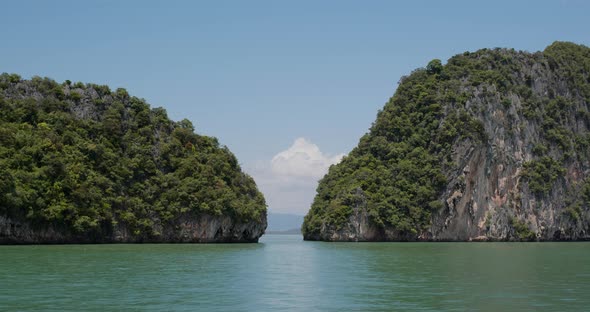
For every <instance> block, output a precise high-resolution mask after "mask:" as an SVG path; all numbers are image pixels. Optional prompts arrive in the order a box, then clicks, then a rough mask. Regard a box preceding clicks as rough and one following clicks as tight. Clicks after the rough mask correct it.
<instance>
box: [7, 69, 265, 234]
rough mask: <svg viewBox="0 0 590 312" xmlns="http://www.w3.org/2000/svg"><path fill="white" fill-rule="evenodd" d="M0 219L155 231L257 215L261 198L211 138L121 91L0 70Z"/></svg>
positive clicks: (262, 205) (262, 208)
mask: <svg viewBox="0 0 590 312" xmlns="http://www.w3.org/2000/svg"><path fill="white" fill-rule="evenodd" d="M0 177H2V178H1V179H0V215H7V216H10V217H12V218H20V219H27V220H30V221H31V222H33V223H35V222H36V223H47V222H51V223H53V224H58V225H61V226H64V227H67V228H69V229H72V230H74V231H76V232H78V233H91V232H93V231H97V230H99V229H101V228H103V229H104V228H105V227H107V228H108V227H111V226H113V225H116V224H117V223H120V222H123V223H125V225H126V226H127V227H128V228H130V229H132V232H133V233H135V234H137V235H144V234H145V235H158V234H159V233H158V231H157V227H155V226H154V224H156V223H160V224H165V223H166V222H170V221H173V220H174V219H175V218H178V217H179V216H181V215H183V214H186V213H194V214H199V213H203V214H210V215H230V216H232V217H235V218H237V219H238V220H244V221H248V220H253V219H259V218H260V217H261V215H262V214H265V213H266V204H265V201H264V198H263V196H262V194H261V193H260V192H259V191H258V190H257V188H256V185H255V183H254V181H253V180H252V178H251V177H249V176H248V175H246V174H245V173H243V172H242V171H241V169H240V166H239V164H238V161H237V159H236V157H235V156H234V155H233V154H232V153H231V152H230V151H229V150H228V149H227V148H226V147H220V145H219V143H218V142H217V139H215V138H213V137H207V136H202V135H197V134H195V133H194V127H193V125H192V123H191V122H190V121H189V120H186V119H185V120H182V121H180V122H173V121H171V120H170V119H168V116H167V115H166V111H165V110H164V109H162V108H150V106H149V105H148V104H147V103H146V102H145V101H144V100H143V99H139V98H137V97H133V96H130V95H129V94H128V93H127V91H126V90H125V89H117V90H115V91H114V92H112V91H111V90H110V89H109V87H107V86H99V85H94V84H82V83H74V84H73V83H72V82H70V81H66V82H64V83H63V84H58V83H56V82H55V81H53V80H51V79H48V78H40V77H33V78H32V79H31V80H23V79H21V78H20V77H19V76H18V75H15V74H2V75H0Z"/></svg>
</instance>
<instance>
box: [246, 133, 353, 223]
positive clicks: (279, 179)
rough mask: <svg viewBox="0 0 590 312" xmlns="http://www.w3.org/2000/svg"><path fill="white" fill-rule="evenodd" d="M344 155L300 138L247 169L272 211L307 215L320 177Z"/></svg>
mask: <svg viewBox="0 0 590 312" xmlns="http://www.w3.org/2000/svg"><path fill="white" fill-rule="evenodd" d="M343 156H344V154H338V155H334V156H331V155H327V154H324V153H322V151H321V150H320V148H319V147H318V146H317V145H315V144H313V143H311V142H310V141H308V140H306V139H305V138H298V139H296V140H295V142H293V144H292V145H291V146H290V147H289V148H288V149H286V150H284V151H282V152H279V153H277V154H276V155H275V156H274V157H273V158H272V159H271V160H270V161H263V162H259V163H257V164H256V165H255V166H254V167H253V168H250V169H249V170H248V171H249V172H250V173H251V174H252V176H253V177H254V179H255V180H256V184H257V185H258V188H259V189H260V191H262V193H263V194H264V197H265V198H266V202H267V204H268V207H269V209H270V211H272V212H283V213H294V214H300V215H304V214H306V213H307V211H308V210H309V207H310V206H311V203H312V201H313V197H314V196H315V189H316V187H317V182H318V180H319V179H320V178H322V177H323V176H324V175H325V174H326V172H327V171H328V168H329V167H330V165H332V164H335V163H338V162H339V161H340V160H341V159H342V157H343Z"/></svg>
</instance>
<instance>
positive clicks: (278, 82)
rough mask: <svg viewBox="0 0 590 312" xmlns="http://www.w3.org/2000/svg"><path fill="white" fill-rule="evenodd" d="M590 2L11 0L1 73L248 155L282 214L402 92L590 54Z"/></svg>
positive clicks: (244, 161) (305, 203)
mask: <svg viewBox="0 0 590 312" xmlns="http://www.w3.org/2000/svg"><path fill="white" fill-rule="evenodd" d="M588 12H590V1H573V0H568V1H565V0H564V1H485V2H484V1H376V0H371V1H343V0H339V1H317V0H316V1H289V2H288V1H255V0H252V1H223V0H220V1H145V0H144V1H60V0H56V1H29V0H23V1H3V3H2V9H1V10H0V72H8V73H17V74H20V75H21V76H23V77H24V78H30V77H31V76H34V75H38V76H42V77H45V76H46V77H50V78H53V79H55V80H57V81H59V82H61V81H64V80H66V79H68V80H71V81H82V82H92V83H97V84H107V85H109V86H111V89H115V88H117V87H123V88H126V89H127V90H128V91H129V92H130V94H132V95H135V96H137V97H140V98H144V99H146V100H147V101H148V103H150V104H151V105H152V106H153V107H160V106H161V107H164V108H165V109H166V110H167V111H168V115H169V116H170V117H171V118H172V119H174V120H180V119H183V118H187V119H189V120H191V121H192V122H193V124H194V125H195V128H196V131H197V132H198V133H200V134H205V135H211V136H215V137H217V138H218V139H219V141H220V142H221V144H223V145H227V146H228V147H229V148H230V150H231V151H232V152H234V153H235V154H236V156H237V157H238V159H239V161H240V164H241V166H242V168H243V170H244V171H246V172H247V173H249V174H250V175H252V176H253V177H254V178H255V180H256V182H257V184H258V187H259V188H260V189H261V191H262V192H263V193H264V195H265V197H266V199H267V204H268V206H269V210H270V211H271V212H283V213H294V214H300V215H302V214H305V213H306V212H307V210H308V209H309V206H310V203H311V201H312V200H313V196H314V194H315V188H316V187H317V181H318V180H319V179H320V178H321V177H322V176H323V175H324V174H325V172H326V171H327V169H328V167H329V166H330V165H331V164H333V163H336V162H338V161H339V160H340V159H341V157H342V156H343V155H345V154H347V153H348V152H349V151H350V150H351V149H352V148H354V146H356V144H357V143H358V140H359V138H360V137H361V136H362V135H363V134H364V133H366V132H367V130H368V129H369V127H370V126H371V123H372V122H373V121H374V119H375V117H376V114H377V111H378V110H379V109H380V108H382V107H383V105H384V104H385V102H387V100H388V99H389V98H390V97H391V96H392V95H393V93H394V92H395V89H396V87H397V82H398V81H399V79H400V77H402V76H403V75H407V74H409V73H410V72H411V71H412V70H413V69H415V68H418V67H424V66H425V65H426V64H427V63H428V62H429V61H430V60H432V59H435V58H438V59H441V60H443V62H445V61H446V60H447V59H448V58H449V57H451V56H453V55H455V54H458V53H462V52H464V51H474V50H477V49H480V48H494V47H510V48H515V49H517V50H526V51H531V52H532V51H538V50H543V49H544V48H545V47H546V46H547V45H549V44H551V43H552V42H553V41H556V40H559V41H573V42H576V43H580V44H584V45H587V46H589V45H590V32H589V31H588V30H590V19H589V18H588V17H587V14H588Z"/></svg>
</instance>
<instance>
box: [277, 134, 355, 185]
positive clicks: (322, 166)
mask: <svg viewBox="0 0 590 312" xmlns="http://www.w3.org/2000/svg"><path fill="white" fill-rule="evenodd" d="M342 157H344V154H338V155H335V156H329V155H325V154H324V153H322V152H321V151H320V148H319V147H318V146H317V145H315V144H313V143H311V142H309V141H307V140H306V139H305V138H298V139H296V140H295V142H294V143H293V145H291V147H289V148H288V149H287V150H285V151H282V152H280V153H278V154H276V155H275V156H274V157H273V158H272V161H271V168H272V172H273V173H274V174H277V175H283V176H295V177H313V178H321V177H323V176H324V175H325V174H326V172H327V171H328V168H329V167H330V165H332V164H335V163H338V162H339V161H340V160H341V159H342Z"/></svg>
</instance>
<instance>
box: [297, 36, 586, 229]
mask: <svg viewBox="0 0 590 312" xmlns="http://www.w3.org/2000/svg"><path fill="white" fill-rule="evenodd" d="M533 65H534V66H536V67H538V68H540V69H539V70H545V71H547V70H550V71H552V72H553V73H555V74H556V75H557V77H563V78H564V83H565V85H564V83H562V82H561V78H560V82H559V84H556V85H550V86H547V89H548V90H549V91H548V93H549V94H540V93H539V92H535V85H534V84H535V77H534V74H535V73H534V71H531V68H533ZM589 74H590V49H588V48H587V47H585V46H580V45H576V44H572V43H563V42H556V43H554V44H552V45H551V46H549V47H547V49H546V50H545V51H544V52H537V53H526V52H517V51H515V50H513V49H482V50H479V51H476V52H465V53H464V54H461V55H456V56H454V57H452V58H451V59H449V60H448V62H447V63H446V64H444V65H443V64H442V63H441V61H440V60H436V59H435V60H432V61H431V62H429V63H428V64H427V66H426V68H421V69H417V70H415V71H414V72H412V73H411V74H410V75H409V76H407V77H402V79H401V80H400V83H399V86H398V88H397V91H396V92H395V95H394V96H393V97H392V98H391V99H390V100H389V101H388V102H387V103H386V104H385V107H384V108H383V110H382V111H380V112H379V113H378V115H377V120H376V121H375V122H374V123H373V125H372V127H371V129H370V131H369V133H368V134H366V135H364V136H363V137H362V138H361V140H360V142H359V144H358V146H357V147H356V148H355V149H353V150H352V151H351V152H350V154H349V155H348V156H347V157H345V158H344V159H343V160H342V162H341V163H339V164H338V165H335V166H332V167H331V168H330V170H329V172H328V174H327V175H326V176H325V177H324V178H323V179H322V180H321V181H320V183H319V186H318V188H317V195H316V197H315V199H314V202H313V204H312V207H311V209H310V211H309V213H308V215H307V216H306V217H305V221H304V224H303V228H302V231H303V234H304V236H307V237H314V236H317V235H319V234H320V232H321V231H322V229H326V228H328V229H329V228H332V229H340V228H342V226H343V225H345V224H346V223H347V222H348V220H349V217H350V215H351V214H352V212H353V211H354V208H356V207H359V208H366V209H367V212H368V214H369V216H370V222H372V223H373V224H374V225H377V226H378V227H381V228H384V229H394V230H396V231H399V232H400V233H401V235H404V236H406V237H408V236H410V237H416V236H417V235H419V234H420V233H423V232H424V231H425V230H426V229H428V227H429V226H430V224H431V215H432V213H433V212H434V211H438V210H440V209H441V208H443V207H444V202H443V199H442V194H443V191H444V190H445V189H446V188H451V187H454V186H453V185H447V183H448V180H447V179H448V178H449V177H450V176H456V173H457V172H458V171H459V170H461V169H462V168H458V167H457V164H456V163H455V162H454V160H453V153H452V152H453V150H454V149H456V148H457V147H458V146H465V145H471V146H476V147H477V146H482V145H484V146H488V147H492V148H491V149H490V150H494V149H495V148H496V147H494V146H489V145H490V144H491V142H490V139H493V137H491V136H493V135H495V133H496V131H497V128H498V125H489V122H491V119H493V118H496V117H495V116H499V117H497V118H503V119H504V120H505V122H504V123H503V124H502V125H501V126H502V127H503V128H504V129H505V134H506V135H505V138H504V139H506V140H507V141H506V144H511V143H512V142H516V141H517V140H518V139H519V138H517V137H516V136H515V134H516V133H517V132H516V130H518V129H523V128H525V127H533V128H532V131H534V132H536V133H538V138H537V137H536V138H535V142H536V144H535V145H534V146H528V148H529V149H530V151H531V154H532V155H533V159H532V160H531V161H529V162H527V163H525V164H524V167H525V168H524V169H525V170H523V178H524V180H525V181H526V182H528V186H529V189H530V190H531V192H533V193H535V194H536V195H537V196H540V197H542V196H544V195H546V194H549V193H550V191H551V189H552V187H553V186H554V184H555V182H556V181H558V179H559V178H560V177H562V176H563V175H564V174H565V169H564V166H565V165H566V164H567V162H569V161H574V160H576V161H587V160H589V159H590V135H588V133H587V129H588V128H590V112H589V109H588V103H590V83H589V82H590V75H589ZM572 90H573V91H572ZM498 112H500V113H498ZM572 116H575V117H574V118H575V120H572ZM517 117H518V119H517ZM486 122H487V123H488V125H487V127H488V128H486ZM519 123H520V124H519ZM580 125H583V126H580ZM520 135H523V132H522V130H521V131H520ZM537 139H538V140H537ZM510 140H512V141H510ZM500 152H501V151H500ZM514 226H515V228H516V229H517V232H518V233H519V234H518V235H519V236H520V237H522V238H523V239H525V238H527V237H529V234H530V233H528V232H526V231H524V227H522V226H520V224H518V223H515V224H514ZM527 239H528V238H527Z"/></svg>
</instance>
